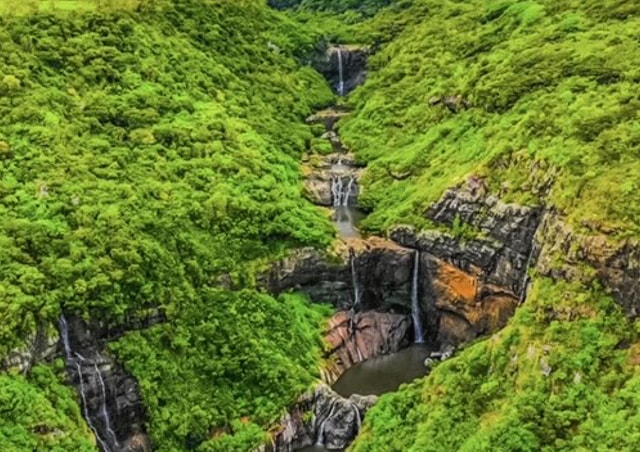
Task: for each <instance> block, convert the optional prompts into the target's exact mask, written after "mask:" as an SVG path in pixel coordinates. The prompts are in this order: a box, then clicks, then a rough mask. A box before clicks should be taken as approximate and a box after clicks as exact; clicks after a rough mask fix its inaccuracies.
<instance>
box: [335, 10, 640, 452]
mask: <svg viewBox="0 0 640 452" xmlns="http://www.w3.org/2000/svg"><path fill="white" fill-rule="evenodd" d="M412 3H413V6H412V7H411V8H409V9H408V10H406V12H405V14H406V15H407V16H419V17H421V18H422V20H421V21H415V20H414V22H410V21H409V20H407V21H406V23H408V24H409V25H408V26H407V27H406V28H405V29H404V31H403V32H402V33H400V34H399V35H398V36H397V37H396V38H395V39H393V40H392V41H391V42H390V43H389V44H388V45H386V46H385V47H384V48H383V49H382V50H381V51H380V52H379V53H378V54H377V55H375V56H374V57H373V58H372V60H371V67H370V69H371V71H370V78H369V80H368V81H367V83H366V84H365V85H364V86H363V87H362V88H360V89H359V90H357V91H355V92H354V93H353V95H352V96H351V98H350V99H349V103H350V104H351V106H352V107H353V108H354V110H355V111H354V114H352V115H351V116H350V117H349V118H348V119H346V120H345V121H344V122H343V124H342V125H341V128H340V131H341V135H342V136H343V138H344V140H345V142H346V143H347V144H348V145H349V146H350V147H351V148H352V149H354V150H356V155H357V157H358V158H359V159H361V160H362V162H363V163H366V164H367V165H368V170H367V173H366V174H365V176H364V189H363V193H362V197H361V201H362V203H363V204H365V205H366V206H368V208H369V209H371V211H372V213H371V215H370V216H369V217H368V218H367V219H366V220H365V223H364V225H365V227H367V228H368V229H369V230H370V231H373V232H387V231H389V230H390V229H392V228H393V227H394V226H395V225H398V224H404V223H409V224H412V225H413V226H415V227H417V229H426V230H429V229H436V230H437V231H438V232H437V233H438V234H448V236H450V237H455V238H457V240H458V241H459V242H461V243H465V242H466V241H474V240H486V239H487V238H489V237H487V235H486V234H487V231H486V230H485V229H483V227H482V226H481V225H482V224H483V222H484V221H483V219H482V210H481V209H480V207H481V206H482V205H483V204H482V203H483V202H485V200H486V199H489V198H487V194H491V199H493V200H494V201H493V202H494V203H495V200H496V199H501V200H502V201H507V202H512V203H519V204H521V205H526V206H530V207H537V208H540V209H541V211H542V212H543V219H542V222H541V225H540V227H539V230H538V231H537V233H536V236H535V239H534V241H533V249H534V250H535V251H534V252H533V253H532V255H531V258H530V262H527V263H526V267H524V268H525V270H526V268H530V270H529V272H530V279H531V280H532V281H533V282H532V284H531V285H530V287H529V291H528V296H527V297H526V298H525V299H524V304H523V305H522V306H520V307H519V308H518V311H517V313H516V315H515V317H514V318H512V319H511V321H510V322H509V325H508V326H507V328H506V329H504V330H503V331H501V332H500V333H497V334H494V335H493V336H492V337H491V338H488V339H484V340H481V341H479V342H476V343H474V344H473V345H469V346H467V347H466V348H465V349H464V350H462V351H460V352H459V354H458V356H457V357H456V358H454V359H452V360H450V361H449V362H446V363H443V364H441V365H439V366H437V367H436V368H435V369H434V370H433V371H432V373H431V375H430V376H429V377H427V378H425V379H424V380H423V381H418V382H416V383H414V384H412V385H410V386H408V387H405V388H404V389H403V390H401V391H399V392H398V393H397V394H393V395H389V396H386V397H383V398H382V399H381V401H380V403H379V404H378V405H377V406H376V407H374V408H373V409H372V410H371V412H370V413H369V414H368V417H367V420H366V422H365V426H364V431H363V433H362V434H361V436H360V437H359V439H358V440H357V442H356V444H355V445H354V446H352V449H351V450H354V451H367V452H375V451H384V452H389V451H403V452H404V451H427V450H433V451H445V450H446V451H448V450H473V451H477V450H507V451H510V450H532V451H533V450H595V449H603V450H634V448H635V447H636V445H637V442H638V435H639V434H640V431H639V430H638V422H637V421H638V420H637V416H636V413H637V410H638V404H639V403H640V399H638V397H637V395H636V393H637V391H636V390H635V388H636V386H637V385H638V375H639V374H638V360H637V350H638V333H637V331H638V326H637V321H636V320H635V319H636V316H637V312H638V303H637V293H638V287H637V282H636V281H637V268H638V265H639V264H640V261H639V260H638V257H637V256H638V255H637V249H638V240H637V239H638V236H639V233H640V231H639V230H638V224H639V222H638V219H639V217H638V215H639V213H640V205H639V204H638V202H637V196H636V191H637V190H636V187H637V186H638V185H639V184H640V178H639V177H640V176H639V174H640V173H639V172H638V165H639V162H640V160H639V158H638V157H639V155H638V151H639V150H640V135H639V132H640V129H638V124H639V122H638V119H640V118H639V116H638V115H639V114H640V113H639V111H640V110H639V108H638V107H640V97H639V96H638V84H639V83H640V72H638V67H639V63H640V51H639V48H638V45H637V44H638V32H637V30H639V29H640V7H639V6H638V5H636V4H635V3H633V2H617V1H607V2H595V1H585V2H576V1H571V2H561V3H558V2H552V1H543V0H541V1H537V2H517V1H512V0H505V1H493V2H489V3H487V2H480V1H470V2H469V1H465V2H456V1H445V2H439V1H430V0H416V1H414V2H412ZM384 15H385V13H384V12H383V13H382V16H381V17H380V18H378V19H377V20H378V21H379V23H384ZM372 36H375V33H373V34H372ZM448 190H449V191H448ZM439 200H440V204H442V203H443V202H445V201H446V200H451V203H450V204H449V206H450V207H451V206H457V207H458V208H459V209H460V210H459V215H458V216H456V217H455V218H446V219H440V218H439V215H438V212H437V211H434V210H433V209H432V207H433V206H434V203H436V202H438V201H439ZM461 200H465V201H464V202H461ZM465 202H466V203H468V204H465ZM473 203H477V204H473ZM474 206H475V207H474ZM478 206H480V207H478ZM476 208H478V209H479V210H477V211H476V210H474V209H476ZM455 262H456V258H455V256H454V258H453V260H452V263H453V264H454V265H456V264H455ZM522 264H525V263H521V264H520V265H522ZM458 265H459V264H458ZM519 268H522V267H519ZM513 283H514V284H518V283H519V281H514V282H513Z"/></svg>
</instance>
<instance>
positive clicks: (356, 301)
mask: <svg viewBox="0 0 640 452" xmlns="http://www.w3.org/2000/svg"><path fill="white" fill-rule="evenodd" d="M349 257H350V260H351V283H352V284H353V310H354V311H355V310H356V309H358V307H359V306H360V298H361V294H360V285H359V284H358V272H357V271H356V253H355V251H354V250H353V248H350V249H349Z"/></svg>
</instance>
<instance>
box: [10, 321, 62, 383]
mask: <svg viewBox="0 0 640 452" xmlns="http://www.w3.org/2000/svg"><path fill="white" fill-rule="evenodd" d="M58 342H59V337H58V335H57V332H55V331H53V330H51V329H50V328H48V327H47V324H46V323H41V324H40V325H38V327H37V328H36V331H35V332H34V333H33V334H32V335H30V336H29V337H27V339H26V340H25V341H24V346H22V347H19V348H17V349H15V350H13V351H11V352H10V353H9V354H8V355H7V356H5V357H3V358H2V360H0V370H4V371H7V370H9V369H15V370H18V371H19V372H22V373H27V372H29V370H30V369H31V368H32V367H33V366H34V365H35V364H37V363H39V362H43V361H50V360H52V359H54V358H55V357H56V356H58V355H59V354H60V353H59V348H58Z"/></svg>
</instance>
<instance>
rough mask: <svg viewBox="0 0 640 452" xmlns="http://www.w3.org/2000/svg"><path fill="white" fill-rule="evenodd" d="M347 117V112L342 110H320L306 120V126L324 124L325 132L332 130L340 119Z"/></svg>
mask: <svg viewBox="0 0 640 452" xmlns="http://www.w3.org/2000/svg"><path fill="white" fill-rule="evenodd" d="M346 116H349V112H348V111H347V110H345V109H342V108H338V107H335V108H329V109H326V110H321V111H319V112H317V113H315V114H313V115H311V116H309V117H308V118H307V119H306V122H307V124H324V126H325V128H326V129H327V130H334V125H335V124H336V122H338V121H339V120H340V119H342V118H344V117H346Z"/></svg>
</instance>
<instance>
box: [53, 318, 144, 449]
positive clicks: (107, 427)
mask: <svg viewBox="0 0 640 452" xmlns="http://www.w3.org/2000/svg"><path fill="white" fill-rule="evenodd" d="M60 340H61V343H62V348H63V350H64V355H65V359H66V362H67V371H68V373H69V376H70V378H71V380H72V382H73V384H74V385H75V386H76V388H77V390H78V393H79V396H80V399H81V407H82V410H83V415H84V417H85V419H86V421H87V423H88V424H89V427H90V428H91V430H92V432H93V433H94V435H95V437H96V441H97V443H98V445H99V446H100V448H101V449H102V450H103V451H106V452H120V451H127V452H145V451H148V450H151V448H150V444H149V440H148V438H147V437H146V434H145V433H144V422H145V420H146V414H145V410H144V406H143V404H142V398H141V396H140V390H139V387H138V383H137V381H136V380H135V379H134V378H133V377H132V376H130V375H128V374H127V373H126V372H125V371H124V370H123V369H122V368H121V367H120V366H118V365H117V363H116V362H115V361H114V360H113V358H111V357H110V356H109V355H107V354H106V353H104V352H103V351H101V349H100V346H99V344H98V341H97V340H96V338H95V337H94V335H93V334H92V331H91V330H90V328H89V326H88V325H87V324H85V323H84V322H83V321H82V320H80V319H78V318H76V317H70V318H66V317H65V316H62V317H61V318H60Z"/></svg>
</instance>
